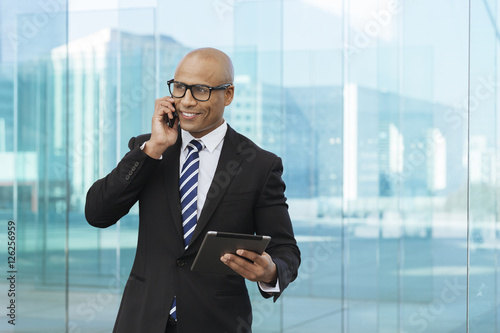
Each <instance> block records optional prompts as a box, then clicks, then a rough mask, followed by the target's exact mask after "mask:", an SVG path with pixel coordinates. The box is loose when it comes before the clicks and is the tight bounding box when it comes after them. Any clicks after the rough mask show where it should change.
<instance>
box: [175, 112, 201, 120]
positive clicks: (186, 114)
mask: <svg viewBox="0 0 500 333" xmlns="http://www.w3.org/2000/svg"><path fill="white" fill-rule="evenodd" d="M179 113H180V114H181V115H182V118H184V119H188V120H191V119H194V118H196V117H197V116H198V115H200V114H201V113H196V112H185V111H179Z"/></svg>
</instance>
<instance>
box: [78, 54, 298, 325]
mask: <svg viewBox="0 0 500 333" xmlns="http://www.w3.org/2000/svg"><path fill="white" fill-rule="evenodd" d="M174 77H175V80H174V81H169V89H170V92H171V94H172V96H173V97H163V98H160V99H157V100H156V102H155V112H154V115H153V119H152V125H151V134H150V135H141V136H138V137H136V138H132V139H131V140H130V142H129V148H130V151H129V152H128V153H127V154H126V155H125V156H124V157H123V159H122V160H121V161H120V162H119V163H118V166H117V167H116V168H115V169H114V170H113V171H112V172H111V173H110V174H109V175H107V176H106V177H105V178H103V179H100V180H98V181H97V182H96V183H94V185H92V187H91V188H90V190H89V192H88V194H87V202H86V206H85V214H86V218H87V220H88V221H89V223H90V224H91V225H93V226H96V227H101V228H105V227H108V226H110V225H113V224H114V223H116V222H117V221H118V220H119V219H120V218H121V217H122V216H124V215H125V214H127V213H128V211H129V210H130V208H131V207H132V206H133V205H134V203H135V202H136V201H137V200H138V201H139V236H138V237H139V238H138V244H137V251H136V257H135V260H134V265H133V267H132V271H131V273H130V277H129V279H128V281H127V284H126V286H125V290H124V292H123V297H122V302H121V305H120V310H119V312H118V316H117V319H116V323H115V327H114V332H118V333H129V332H130V333H138V332H140V333H145V332H154V333H158V332H179V333H194V332H231V333H233V332H251V321H252V313H251V305H250V300H249V296H248V292H247V289H246V285H245V280H244V279H248V280H251V281H256V282H258V286H259V289H260V292H261V294H262V295H263V296H264V297H266V298H268V297H273V296H274V301H276V299H277V298H278V297H279V296H280V294H281V293H282V292H283V290H284V289H285V288H286V287H287V285H288V284H289V283H290V282H291V281H293V280H294V279H295V278H296V276H297V270H298V266H299V263H300V252H299V249H298V247H297V245H296V241H295V238H294V235H293V230H292V225H291V222H290V217H289V214H288V206H287V204H286V198H285V196H284V190H285V184H284V183H283V181H282V179H281V174H282V171H283V167H282V163H281V159H280V158H279V157H277V156H276V155H274V154H272V153H269V152H266V151H264V150H262V149H260V148H259V147H257V146H256V145H255V144H254V143H253V142H251V141H250V140H249V139H247V138H245V137H244V136H242V135H240V134H238V133H236V132H235V131H234V130H233V129H232V128H231V127H229V125H227V123H226V122H225V120H224V117H223V114H224V108H225V107H226V106H228V105H229V104H230V103H231V101H232V100H233V96H234V86H233V85H232V83H233V79H234V74H233V66H232V63H231V60H230V59H229V57H228V56H227V55H226V54H224V53H223V52H221V51H219V50H216V49H212V48H204V49H198V50H194V51H192V52H190V53H189V54H187V55H186V56H185V57H184V58H183V59H182V60H181V61H180V63H179V64H178V66H177V68H176V71H175V75H174ZM174 105H175V106H174ZM174 111H177V113H178V119H176V120H175V122H174V124H173V127H169V125H168V119H170V120H172V119H174V116H173V112H174ZM166 118H168V119H166ZM179 126H180V128H181V129H180V130H179V128H178V127H179ZM193 140H194V141H193ZM193 156H194V157H193ZM196 177H198V178H197V179H196ZM193 179H194V181H193ZM191 181H193V183H192V184H193V185H189V186H186V184H188V183H189V182H191ZM186 188H188V189H187V190H186ZM193 193H194V194H193ZM190 196H191V198H190V199H188V200H186V198H188V197H190ZM190 210H191V212H190ZM210 230H213V231H224V232H236V233H245V234H254V233H256V234H260V235H268V236H271V242H270V243H269V245H268V247H267V249H266V251H265V252H264V253H263V254H262V255H259V254H257V253H254V252H250V251H246V250H244V249H242V250H241V251H240V250H238V255H235V254H226V255H224V256H222V257H221V258H220V259H221V261H222V262H224V263H225V264H226V265H227V266H229V267H230V268H232V269H233V270H234V271H235V272H237V273H238V274H239V275H223V274H208V273H199V272H193V271H191V265H192V263H193V261H194V258H195V256H196V254H197V252H198V250H199V248H200V245H201V243H202V240H203V238H204V236H205V234H206V233H207V231H210ZM247 259H249V260H250V261H249V260H247Z"/></svg>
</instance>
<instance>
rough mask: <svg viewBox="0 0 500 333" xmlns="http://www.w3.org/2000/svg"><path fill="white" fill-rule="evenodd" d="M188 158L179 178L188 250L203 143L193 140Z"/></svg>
mask: <svg viewBox="0 0 500 333" xmlns="http://www.w3.org/2000/svg"><path fill="white" fill-rule="evenodd" d="M187 148H188V150H189V151H188V156H187V158H186V161H185V162H184V165H183V166H182V170H181V176H180V178H179V193H180V197H181V209H182V230H183V232H184V248H185V249H187V248H188V245H189V241H190V240H191V236H193V231H194V229H195V228H196V221H197V199H198V173H199V168H200V156H199V154H198V152H200V151H201V150H202V149H203V148H204V145H203V142H200V141H197V140H191V142H189V143H188V145H187ZM170 315H171V316H172V318H174V319H177V313H176V301H175V298H174V303H173V304H172V309H171V310H170Z"/></svg>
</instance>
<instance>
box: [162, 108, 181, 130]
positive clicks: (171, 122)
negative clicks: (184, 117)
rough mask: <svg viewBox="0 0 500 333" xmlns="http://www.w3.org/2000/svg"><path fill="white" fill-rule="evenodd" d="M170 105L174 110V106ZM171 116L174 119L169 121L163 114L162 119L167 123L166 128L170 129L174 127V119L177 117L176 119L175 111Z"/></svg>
mask: <svg viewBox="0 0 500 333" xmlns="http://www.w3.org/2000/svg"><path fill="white" fill-rule="evenodd" d="M172 105H173V106H174V108H175V104H173V103H172ZM172 116H174V117H173V118H172V119H170V118H169V117H168V116H167V115H166V114H164V115H163V119H164V120H165V122H167V123H168V127H170V128H172V127H174V123H175V118H177V117H178V115H177V111H174V112H173V113H172Z"/></svg>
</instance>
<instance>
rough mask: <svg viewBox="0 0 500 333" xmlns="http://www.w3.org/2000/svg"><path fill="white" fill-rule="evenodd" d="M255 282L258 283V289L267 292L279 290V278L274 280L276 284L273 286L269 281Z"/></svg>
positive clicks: (277, 291)
mask: <svg viewBox="0 0 500 333" xmlns="http://www.w3.org/2000/svg"><path fill="white" fill-rule="evenodd" d="M257 284H258V285H259V288H260V290H262V291H263V292H266V293H268V294H271V293H279V292H280V280H279V279H277V280H276V284H275V285H274V286H273V285H271V284H269V283H265V282H262V281H259V282H257Z"/></svg>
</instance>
